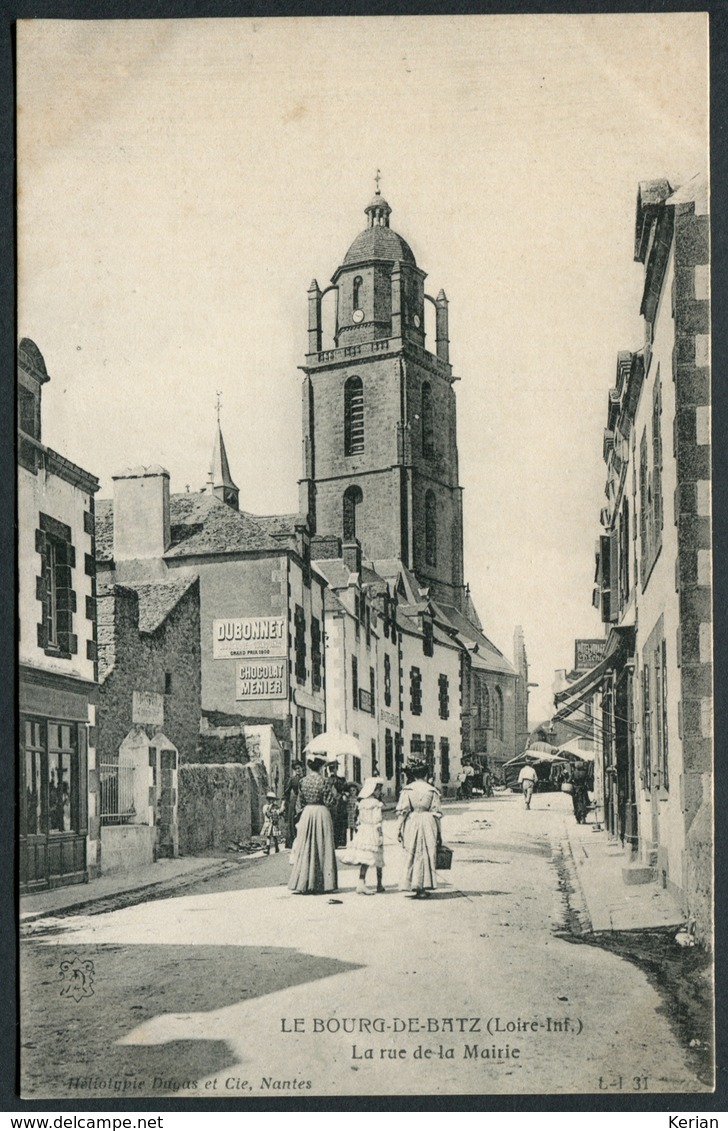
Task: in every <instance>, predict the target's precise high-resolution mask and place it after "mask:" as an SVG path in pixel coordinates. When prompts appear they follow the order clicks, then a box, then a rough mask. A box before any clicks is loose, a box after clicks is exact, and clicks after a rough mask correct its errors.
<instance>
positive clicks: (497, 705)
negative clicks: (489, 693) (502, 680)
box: [493, 687, 503, 741]
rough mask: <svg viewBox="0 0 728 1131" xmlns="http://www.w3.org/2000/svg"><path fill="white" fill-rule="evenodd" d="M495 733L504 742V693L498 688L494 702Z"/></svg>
mask: <svg viewBox="0 0 728 1131" xmlns="http://www.w3.org/2000/svg"><path fill="white" fill-rule="evenodd" d="M493 733H494V734H495V737H496V738H500V739H501V741H502V740H503V692H502V691H501V689H500V687H496V689H495V696H494V702H493Z"/></svg>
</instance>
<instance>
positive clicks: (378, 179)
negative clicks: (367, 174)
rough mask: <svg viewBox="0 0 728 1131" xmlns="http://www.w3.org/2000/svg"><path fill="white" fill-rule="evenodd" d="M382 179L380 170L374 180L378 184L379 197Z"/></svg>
mask: <svg viewBox="0 0 728 1131" xmlns="http://www.w3.org/2000/svg"><path fill="white" fill-rule="evenodd" d="M381 179H382V174H381V173H380V171H379V169H377V175H376V177H375V178H374V180H375V181H376V184H377V195H379V182H380V181H381Z"/></svg>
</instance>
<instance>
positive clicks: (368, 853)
mask: <svg viewBox="0 0 728 1131" xmlns="http://www.w3.org/2000/svg"><path fill="white" fill-rule="evenodd" d="M383 788H384V782H383V781H382V779H381V778H367V780H366V781H365V782H364V785H363V786H362V787H361V790H360V791H359V806H358V808H359V827H358V828H357V830H356V836H355V837H354V840H353V842H352V846H351V849H350V851H349V855H350V858H351V863H352V864H358V865H359V883H358V884H357V888H356V890H357V892H358V894H359V895H374V892H373V891H372V890H371V888H368V887H367V883H366V880H367V870H368V869H369V868H376V870H377V891H378V892H382V891H384V884H383V883H382V870H383V868H384V831H383V829H382V809H383V805H382V790H383Z"/></svg>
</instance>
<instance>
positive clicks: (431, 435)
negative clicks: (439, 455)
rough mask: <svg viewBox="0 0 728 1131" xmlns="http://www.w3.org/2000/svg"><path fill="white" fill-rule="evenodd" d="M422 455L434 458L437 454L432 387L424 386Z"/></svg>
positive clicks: (426, 457)
mask: <svg viewBox="0 0 728 1131" xmlns="http://www.w3.org/2000/svg"><path fill="white" fill-rule="evenodd" d="M422 455H423V456H424V457H425V459H433V457H434V455H435V429H434V427H433V423H432V389H431V388H430V386H429V385H428V384H427V383H425V384H424V385H423V386H422Z"/></svg>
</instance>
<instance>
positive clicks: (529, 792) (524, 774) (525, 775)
mask: <svg viewBox="0 0 728 1131" xmlns="http://www.w3.org/2000/svg"><path fill="white" fill-rule="evenodd" d="M537 780H538V776H537V774H536V771H535V770H534V768H533V766H524V767H523V769H522V770H521V772H520V774H519V775H518V784H519V785H520V787H521V789H522V790H523V799H524V801H525V802H526V808H527V809H530V808H531V798H532V797H533V791H534V789H535V788H536V782H537Z"/></svg>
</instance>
